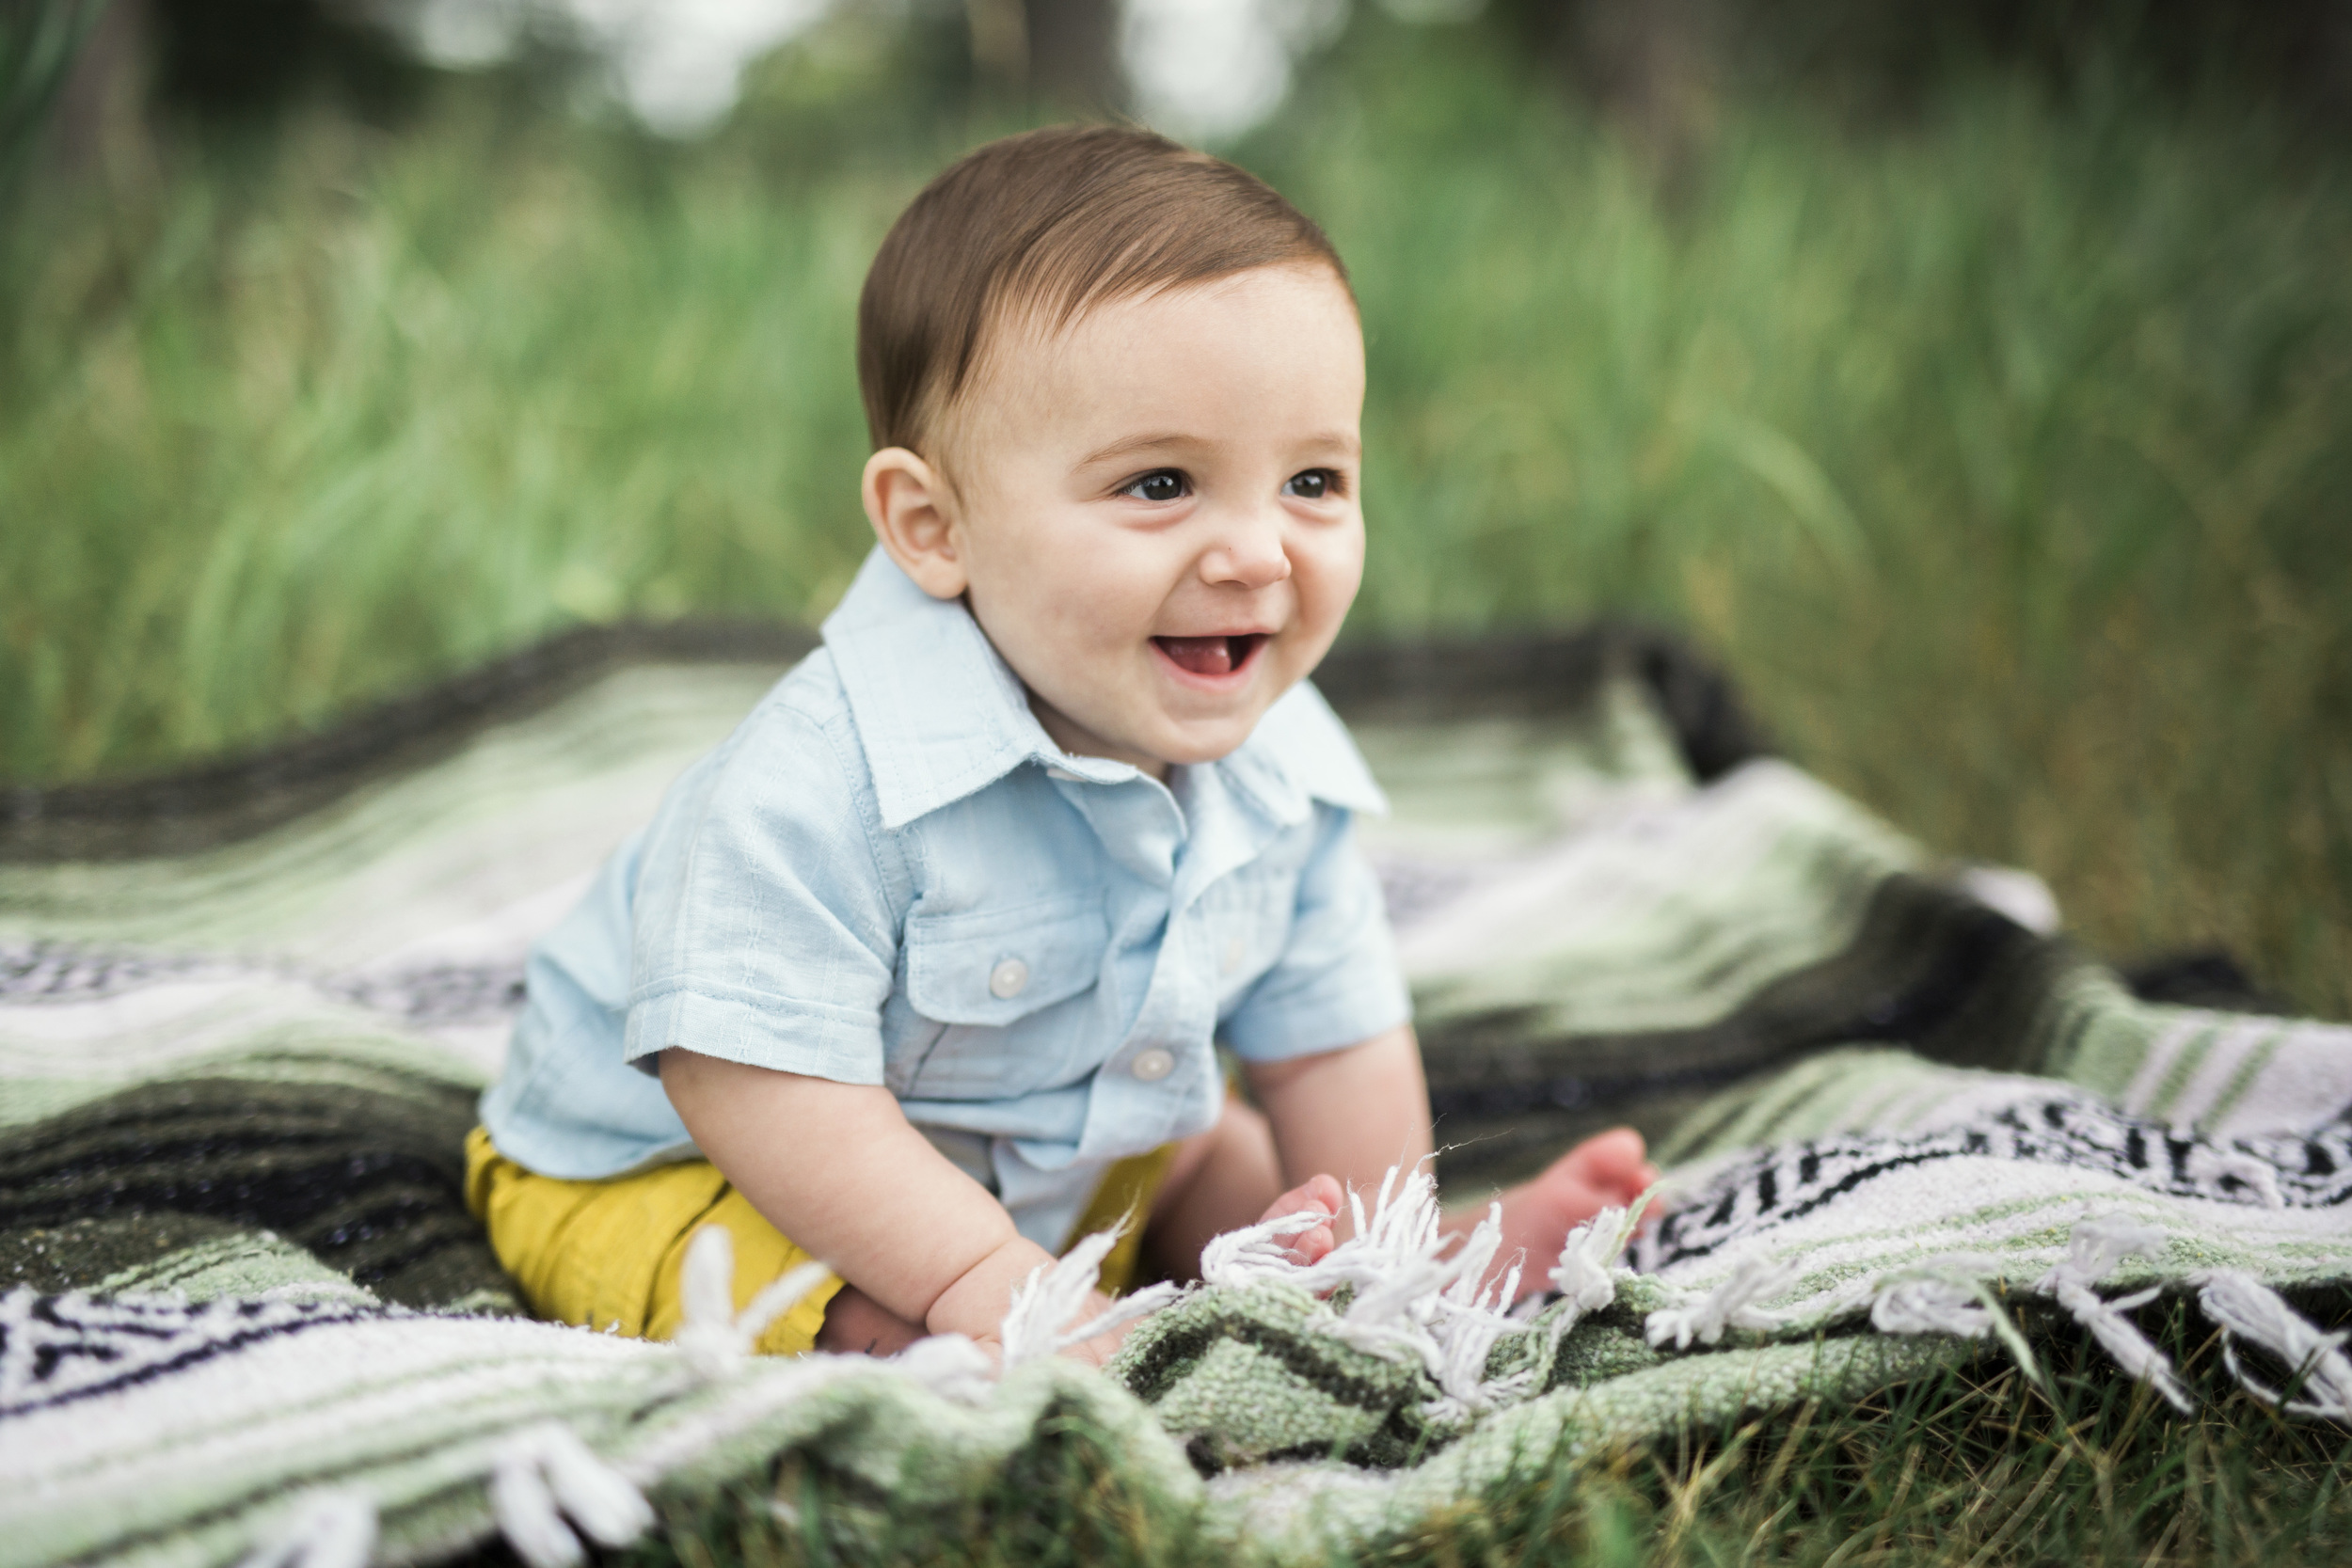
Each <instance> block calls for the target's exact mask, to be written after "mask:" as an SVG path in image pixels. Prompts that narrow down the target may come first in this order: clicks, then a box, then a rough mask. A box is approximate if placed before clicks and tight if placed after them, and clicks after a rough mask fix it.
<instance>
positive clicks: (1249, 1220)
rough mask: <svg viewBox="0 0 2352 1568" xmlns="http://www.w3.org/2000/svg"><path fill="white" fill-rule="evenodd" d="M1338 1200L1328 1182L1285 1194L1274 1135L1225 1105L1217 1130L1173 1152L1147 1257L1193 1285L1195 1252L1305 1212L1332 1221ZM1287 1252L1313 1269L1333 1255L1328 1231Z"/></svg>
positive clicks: (1147, 1236)
mask: <svg viewBox="0 0 2352 1568" xmlns="http://www.w3.org/2000/svg"><path fill="white" fill-rule="evenodd" d="M1343 1196H1344V1195H1343V1193H1342V1192H1341V1190H1340V1184H1339V1183H1338V1182H1337V1181H1335V1180H1332V1179H1331V1178H1329V1177H1327V1176H1318V1177H1316V1178H1315V1179H1314V1180H1311V1181H1309V1182H1307V1183H1306V1184H1305V1185H1303V1186H1300V1187H1296V1188H1294V1189H1292V1190H1291V1191H1289V1192H1284V1191H1283V1190H1282V1165H1281V1162H1280V1160H1279V1159H1278V1158H1277V1157H1276V1155H1275V1152H1274V1132H1273V1129H1271V1128H1270V1127H1268V1126H1267V1125H1266V1119H1265V1117H1263V1115H1261V1114H1260V1113H1259V1112H1258V1111H1256V1110H1254V1109H1253V1108H1251V1107H1250V1106H1248V1105H1247V1104H1245V1103H1243V1102H1242V1101H1240V1100H1238V1099H1234V1098H1232V1097H1228V1098H1227V1100H1226V1101H1225V1113H1224V1115H1223V1116H1221V1117H1218V1118H1217V1123H1216V1126H1215V1127H1212V1128H1210V1129H1209V1130H1208V1131H1207V1132H1201V1133H1197V1134H1195V1135H1194V1136H1192V1137H1189V1138H1186V1139H1185V1140H1184V1142H1183V1143H1182V1144H1180V1145H1178V1146H1177V1149H1176V1158H1175V1159H1174V1160H1173V1161H1172V1162H1170V1164H1169V1165H1168V1175H1167V1177H1166V1179H1165V1180H1162V1181H1161V1183H1160V1190H1159V1194H1158V1196H1156V1197H1154V1198H1153V1199H1152V1218H1151V1223H1150V1226H1149V1227H1147V1228H1146V1229H1145V1231H1144V1233H1143V1246H1144V1256H1145V1258H1146V1259H1148V1260H1149V1261H1150V1262H1151V1264H1152V1267H1153V1268H1155V1269H1156V1270H1158V1271H1159V1272H1160V1273H1161V1274H1162V1275H1166V1276H1167V1277H1168V1278H1169V1279H1177V1280H1188V1279H1197V1278H1199V1277H1200V1249H1201V1248H1202V1247H1205V1246H1207V1245H1208V1244H1209V1243H1210V1241H1211V1240H1212V1239H1214V1238H1216V1237H1217V1236H1221V1235H1223V1234H1224V1233H1225V1232H1226V1231H1228V1230H1238V1229H1240V1228H1241V1227H1243V1226H1245V1225H1254V1224H1256V1223H1257V1222H1258V1221H1260V1220H1264V1219H1274V1218H1277V1217H1278V1216H1279V1215H1283V1214H1295V1213H1300V1212H1305V1211H1307V1210H1309V1209H1315V1208H1320V1209H1322V1210H1323V1212H1325V1213H1327V1214H1337V1213H1338V1212H1340V1204H1341V1201H1342V1199H1343ZM1290 1247H1291V1251H1292V1253H1293V1254H1294V1255H1295V1256H1296V1257H1297V1259H1298V1260H1299V1261H1301V1262H1309V1263H1311V1262H1313V1261H1314V1260H1315V1259H1318V1258H1320V1257H1322V1256H1323V1255H1324V1254H1325V1253H1327V1252H1328V1251H1330V1250H1331V1231H1330V1227H1327V1226H1323V1227H1315V1228H1314V1229H1312V1230H1310V1231H1307V1232H1304V1233H1302V1234H1300V1235H1298V1236H1295V1237H1293V1238H1291V1240H1290Z"/></svg>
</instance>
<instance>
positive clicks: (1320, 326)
mask: <svg viewBox="0 0 2352 1568" xmlns="http://www.w3.org/2000/svg"><path fill="white" fill-rule="evenodd" d="M1363 398H1364V348H1363V335H1362V333H1361V331H1360V330H1359V327H1358V325H1357V320H1356V311H1355V308H1354V306H1353V305H1352V304H1351V303H1350V301H1349V299H1348V296H1347V293H1346V291H1345V290H1344V289H1343V287H1342V286H1341V284H1340V282H1339V280H1338V278H1336V277H1333V276H1332V274H1331V273H1330V272H1329V271H1328V270H1327V269H1325V268H1323V267H1320V266H1316V267H1267V268H1260V269H1258V270H1256V271H1252V272H1247V273H1241V274H1238V275H1236V276H1233V277H1224V278H1218V279H1216V280H1214V281H1212V282H1209V283H1206V284H1200V285H1195V286H1192V287H1187V288H1184V289H1178V290H1172V291H1167V292H1163V293H1156V294H1152V295H1148V296H1145V297H1141V298H1131V299H1123V300H1116V301H1113V302H1111V303H1109V304H1106V305H1103V306H1099V307H1097V308H1096V309H1092V310H1089V312H1087V313H1086V314H1085V315H1084V316H1082V317H1081V318H1080V319H1079V320H1078V321H1077V322H1076V323H1074V324H1073V325H1072V326H1071V327H1070V328H1068V329H1067V330H1065V331H1063V332H1060V333H1058V334H1055V335H1052V336H1050V337H1045V336H1042V335H1037V334H1027V335H1024V337H1023V338H1022V339H1021V340H1019V341H1013V342H1009V343H1006V344H1004V345H1003V346H1002V348H1001V349H1000V351H999V352H998V353H997V354H996V355H995V356H993V361H992V363H991V365H990V367H989V369H988V371H987V372H985V373H984V375H983V376H982V378H981V380H980V383H979V384H978V385H977V386H976V387H975V388H973V392H972V396H971V398H970V400H969V402H968V404H967V405H966V406H967V409H968V410H969V411H968V412H967V413H966V414H965V415H964V416H963V422H962V424H961V429H960V432H959V439H958V441H957V450H958V451H959V452H961V454H962V461H961V463H960V464H959V465H958V467H957V470H956V474H955V479H956V482H957V494H956V499H955V500H954V502H953V503H952V505H950V506H949V507H948V508H947V509H946V510H947V511H948V512H949V513H950V521H949V526H948V528H947V530H946V536H947V537H946V543H947V544H948V545H949V546H950V548H951V549H952V550H953V552H954V553H955V555H956V556H957V557H958V558H959V563H960V565H961V578H962V579H963V592H964V593H965V594H966V595H967V602H968V603H969V604H970V605H971V607H972V613H973V615H974V616H975V617H976V618H977V620H978V621H979V624H980V626H981V628H982V629H983V630H985V631H986V632H987V633H988V636H989V640H990V641H992V642H993V643H994V644H995V646H996V649H997V651H998V652H999V653H1000V654H1002V655H1003V656H1004V658H1005V661H1006V662H1007V663H1008V664H1009V665H1010V666H1011V667H1012V669H1013V672H1014V673H1016V674H1018V675H1019V676H1020V677H1021V679H1022V681H1023V682H1024V683H1025V685H1026V686H1027V687H1028V689H1029V694H1030V705H1031V707H1032V708H1033V709H1034V710H1035V711H1036V713H1037V716H1038V719H1039V721H1041V723H1042V724H1043V725H1044V726H1045V729H1046V732H1047V733H1048V734H1049V735H1051V736H1053V737H1054V739H1055V741H1056V742H1057V744H1058V745H1060V746H1061V748H1062V749H1063V750H1064V751H1066V752H1073V753H1076V754H1080V755H1088V756H1103V757H1112V758H1116V759H1119V760H1120V761H1123V762H1128V763H1132V764H1134V765H1135V766H1136V767H1138V768H1143V769H1145V770H1146V771H1149V772H1152V773H1153V774H1156V775H1163V776H1164V775H1165V772H1166V768H1167V765H1168V764H1171V763H1197V762H1208V761H1212V760H1214V759H1216V758H1217V757H1221V756H1224V755H1225V754H1226V753H1227V752H1231V751H1232V750H1233V749H1234V748H1235V747H1237V746H1239V745H1240V744H1241V743H1242V742H1243V741H1244V740H1246V739H1248V736H1249V733H1250V731H1251V730H1252V729H1254V728H1255V727H1256V726H1257V722H1258V721H1259V719H1260V718H1261V717H1262V716H1263V714H1264V713H1265V710H1266V709H1267V708H1268V707H1269V706H1271V705H1273V703H1274V701H1275V699H1276V698H1278V697H1279V696H1280V695H1281V694H1282V693H1283V692H1284V691H1286V690H1288V689H1290V688H1291V686H1292V685H1293V684H1294V683H1295V682H1296V681H1298V680H1299V679H1301V678H1302V677H1304V676H1305V675H1306V674H1307V673H1308V672H1309V671H1311V670H1312V669H1313V668H1314V666H1315V664H1316V663H1317V661H1319V660H1320V659H1321V658H1322V657H1323V655H1324V653H1325V651H1326V650H1327V649H1328V648H1329V647H1330V645H1331V640H1332V638H1333V637H1334V636H1336V635H1337V634H1338V632H1339V629H1340V622H1341V621H1342V620H1343V618H1344V617H1345V616H1346V614H1347V607H1348V606H1349V604H1351V603H1352V602H1353V601H1354V599H1355V597H1356V588H1357V584H1358V582H1359V580H1360V578H1361V577H1362V574H1363V558H1364V520H1363V513H1362V510H1361V508H1360V506H1359V498H1358V486H1359V476H1360V471H1361V461H1362V443H1361V441H1360V440H1359V435H1358V424H1359V420H1360V417H1361V414H1362V410H1363ZM918 580H919V579H918ZM925 586H926V587H928V588H931V589H932V591H933V592H937V591H938V587H936V586H934V585H933V584H932V583H930V582H928V581H927V582H926V583H925ZM940 586H946V584H945V583H943V584H941V585H940Z"/></svg>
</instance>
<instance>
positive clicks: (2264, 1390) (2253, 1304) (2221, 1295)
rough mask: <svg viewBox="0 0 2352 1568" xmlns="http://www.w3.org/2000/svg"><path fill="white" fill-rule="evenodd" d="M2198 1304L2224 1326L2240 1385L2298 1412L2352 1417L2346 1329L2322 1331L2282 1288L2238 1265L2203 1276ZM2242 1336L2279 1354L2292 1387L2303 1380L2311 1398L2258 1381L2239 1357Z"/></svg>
mask: <svg viewBox="0 0 2352 1568" xmlns="http://www.w3.org/2000/svg"><path fill="white" fill-rule="evenodd" d="M2197 1305H2198V1306H2200V1307H2202V1308H2204V1313H2205V1316H2206V1318H2207V1319H2209V1320H2210V1321H2211V1322H2212V1323H2213V1324H2214V1325H2215V1326H2216V1327H2217V1328H2219V1329H2220V1330H2221V1355H2222V1359H2223V1360H2224V1361H2226V1362H2227V1363H2228V1364H2229V1368H2230V1375H2231V1376H2233V1377H2234V1378H2236V1379H2237V1381H2238V1386H2239V1387H2241V1388H2243V1389H2245V1390H2246V1391H2247V1392H2248V1393H2249V1394H2251V1395H2253V1396H2254V1398H2256V1399H2258V1400H2260V1401H2262V1402H2263V1403H2265V1404H2267V1405H2270V1406H2272V1407H2274V1408H2277V1409H2283V1410H2284V1411H2286V1412H2287V1413H2288V1414H2289V1415H2292V1416H2316V1417H2319V1418H2322V1419H2325V1420H2330V1421H2344V1422H2352V1361H2348V1360H2346V1359H2345V1358H2344V1334H2343V1333H2342V1332H2341V1331H2339V1332H2337V1333H2334V1334H2322V1333H2321V1332H2320V1331H2319V1330H2318V1329H2316V1328H2313V1327H2312V1325H2311V1323H2309V1322H2307V1321H2306V1320H2305V1319H2304V1318H2303V1316H2302V1314H2300V1313H2298V1312H2296V1310H2295V1308H2294V1307H2289V1306H2288V1305H2287V1304H2286V1303H2285V1301H2283V1300H2282V1299H2280V1295H2279V1292H2278V1291H2273V1290H2272V1289H2271V1288H2270V1287H2269V1286H2267V1285H2265V1284H2264V1283H2263V1282H2262V1281H2261V1280H2259V1279H2256V1278H2255V1277H2254V1276H2253V1275H2249V1274H2244V1273H2241V1272H2240V1271H2238V1270H2236V1269H2215V1270H2213V1271H2212V1272H2210V1273H2208V1274H2206V1275H2203V1276H2202V1277H2201V1280H2200V1282H2199V1285H2198V1291H2197ZM2240 1339H2245V1340H2248V1341H2249V1342H2251V1343H2253V1344H2256V1345H2259V1346H2261V1347H2262V1348H2263V1349H2264V1350H2265V1351H2267V1352H2269V1353H2270V1354H2272V1355H2274V1356H2276V1357H2277V1358H2278V1359H2279V1361H2280V1363H2281V1364H2282V1365H2284V1366H2285V1367H2286V1368H2288V1369H2289V1373H2290V1375H2289V1377H2288V1379H2287V1382H2288V1385H2289V1386H2293V1385H2294V1384H2295V1382H2296V1380H2297V1379H2300V1380H2301V1382H2302V1392H2303V1394H2304V1396H2305V1397H2304V1398H2302V1399H2299V1400H2290V1399H2287V1398H2286V1396H2285V1394H2284V1393H2283V1392H2281V1391H2280V1390H2279V1389H2276V1388H2272V1387H2268V1386H2265V1385H2263V1384H2261V1383H2257V1382H2256V1381H2254V1379H2253V1378H2252V1377H2251V1376H2249V1374H2248V1372H2247V1370H2246V1368H2245V1367H2244V1365H2243V1364H2241V1363H2240V1362H2239V1360H2238V1355H2237V1341H2238V1340H2240Z"/></svg>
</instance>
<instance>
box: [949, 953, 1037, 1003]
mask: <svg viewBox="0 0 2352 1568" xmlns="http://www.w3.org/2000/svg"><path fill="white" fill-rule="evenodd" d="M964 973H965V974H970V973H971V971H969V970H966V971H965V972H964ZM1028 983H1029V966H1028V965H1027V964H1025V963H1023V962H1022V961H1021V960H1020V959H1019V958H1007V959H1006V960H1005V961H1004V962H1003V963H1000V964H998V965H997V966H996V967H995V968H994V969H992V970H990V971H989V972H988V993H989V995H991V996H993V997H995V998H997V999H998V1000H1000V1001H1005V1002H1009V1001H1011V1000H1012V999H1013V998H1014V997H1016V996H1018V995H1020V994H1021V992H1022V991H1023V990H1024V989H1025V988H1026V987H1027V985H1028Z"/></svg>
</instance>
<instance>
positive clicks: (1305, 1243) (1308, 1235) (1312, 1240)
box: [1290, 1225, 1339, 1267]
mask: <svg viewBox="0 0 2352 1568" xmlns="http://www.w3.org/2000/svg"><path fill="white" fill-rule="evenodd" d="M1338 1244H1339V1243H1337V1242H1336V1241H1335V1240H1334V1239H1333V1237H1332V1235H1331V1227H1329V1226H1327V1225H1318V1226H1316V1227H1314V1228H1313V1229H1312V1230H1307V1231H1302V1232H1300V1233H1299V1234H1298V1235H1296V1236H1294V1237H1292V1238H1291V1242H1290V1255H1291V1261H1292V1262H1294V1263H1296V1264H1298V1265H1300V1266H1301V1267H1308V1266H1311V1265H1313V1264H1316V1263H1320V1262H1322V1261H1323V1260H1324V1259H1326V1258H1327V1257H1329V1256H1330V1255H1331V1249H1332V1248H1333V1247H1334V1246H1336V1245H1338Z"/></svg>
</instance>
